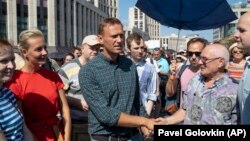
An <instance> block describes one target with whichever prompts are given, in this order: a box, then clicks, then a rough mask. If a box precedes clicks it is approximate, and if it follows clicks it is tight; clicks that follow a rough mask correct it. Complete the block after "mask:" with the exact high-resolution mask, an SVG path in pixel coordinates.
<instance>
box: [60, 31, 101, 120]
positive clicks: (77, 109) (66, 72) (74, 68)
mask: <svg viewBox="0 0 250 141" xmlns="http://www.w3.org/2000/svg"><path fill="white" fill-rule="evenodd" d="M80 49H81V52H82V54H81V56H79V57H78V58H75V59H73V60H72V61H70V62H68V63H66V64H65V65H63V66H62V68H61V69H60V70H59V72H58V73H59V76H60V77H61V79H62V81H63V83H64V90H65V91H66V93H67V100H68V103H69V106H70V113H71V118H72V120H73V121H74V120H77V121H86V120H87V111H88V105H87V103H86V101H85V99H84V97H83V95H82V93H81V89H80V86H79V79H78V74H79V71H80V68H81V67H82V66H83V65H85V64H86V63H87V62H88V61H89V60H91V59H92V58H94V57H95V56H96V55H97V53H98V51H99V49H100V42H99V39H98V37H97V36H96V35H88V36H86V37H85V38H84V39H83V41H82V44H81V46H80Z"/></svg>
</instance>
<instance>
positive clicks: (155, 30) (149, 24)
mask: <svg viewBox="0 0 250 141" xmlns="http://www.w3.org/2000/svg"><path fill="white" fill-rule="evenodd" d="M128 21H129V23H128V27H129V28H133V27H137V28H139V29H140V30H141V31H143V32H146V33H148V34H149V37H150V39H151V40H159V36H160V24H159V23H158V22H157V21H155V20H154V19H152V18H150V17H148V16H147V15H145V14H144V13H143V12H142V11H141V10H140V9H138V8H137V7H131V8H129V14H128Z"/></svg>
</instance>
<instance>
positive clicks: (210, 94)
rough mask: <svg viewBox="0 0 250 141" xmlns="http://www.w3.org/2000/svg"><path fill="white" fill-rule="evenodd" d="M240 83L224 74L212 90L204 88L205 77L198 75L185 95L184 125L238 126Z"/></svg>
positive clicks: (183, 105) (183, 106)
mask: <svg viewBox="0 0 250 141" xmlns="http://www.w3.org/2000/svg"><path fill="white" fill-rule="evenodd" d="M237 88H238V82H237V81H235V80H234V79H232V78H230V77H229V76H228V75H227V74H224V75H223V76H222V77H221V78H219V79H218V80H216V81H215V82H214V85H213V86H212V87H211V88H205V87H204V77H203V76H201V75H200V74H198V75H196V76H195V77H194V78H193V79H192V80H191V81H190V83H189V85H188V88H187V91H186V92H185V93H184V101H183V104H182V108H183V109H185V110H186V116H185V119H184V124H205V125H206V124H222V125H225V124H236V123H237V111H236V110H237V108H236V102H237V100H236V96H237Z"/></svg>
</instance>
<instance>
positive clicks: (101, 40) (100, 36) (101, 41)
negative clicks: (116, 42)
mask: <svg viewBox="0 0 250 141" xmlns="http://www.w3.org/2000/svg"><path fill="white" fill-rule="evenodd" d="M97 37H98V38H99V42H100V44H101V45H103V37H102V35H97Z"/></svg>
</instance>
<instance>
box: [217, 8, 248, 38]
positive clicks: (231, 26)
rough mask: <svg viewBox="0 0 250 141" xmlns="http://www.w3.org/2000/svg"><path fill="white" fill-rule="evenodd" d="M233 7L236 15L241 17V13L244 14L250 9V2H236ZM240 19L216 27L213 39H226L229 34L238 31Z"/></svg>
mask: <svg viewBox="0 0 250 141" xmlns="http://www.w3.org/2000/svg"><path fill="white" fill-rule="evenodd" d="M231 8H232V10H233V12H234V13H235V15H236V16H237V17H238V19H239V18H240V16H241V15H243V14H244V13H245V12H247V11H249V9H250V3H238V4H234V5H231ZM238 19H237V20H234V21H232V22H230V23H228V24H227V25H225V26H222V27H220V28H216V29H214V30H213V40H214V41H218V40H221V39H224V38H226V37H228V36H232V35H233V34H234V33H235V32H236V26H237V23H238Z"/></svg>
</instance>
